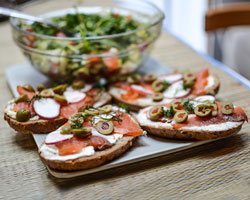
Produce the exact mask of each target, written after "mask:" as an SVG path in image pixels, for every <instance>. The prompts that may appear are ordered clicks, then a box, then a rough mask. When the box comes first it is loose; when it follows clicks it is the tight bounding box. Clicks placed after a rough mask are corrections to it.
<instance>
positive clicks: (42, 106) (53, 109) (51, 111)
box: [33, 98, 61, 119]
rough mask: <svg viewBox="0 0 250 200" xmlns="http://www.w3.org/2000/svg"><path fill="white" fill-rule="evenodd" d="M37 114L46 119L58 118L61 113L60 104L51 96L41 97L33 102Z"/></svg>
mask: <svg viewBox="0 0 250 200" xmlns="http://www.w3.org/2000/svg"><path fill="white" fill-rule="evenodd" d="M33 107H34V110H35V112H36V114H37V115H38V116H39V117H41V118H44V119H54V118H57V117H58V115H59V113H60V107H61V106H60V104H59V103H57V102H56V101H55V100H54V99H51V98H41V99H38V100H35V101H34V104H33Z"/></svg>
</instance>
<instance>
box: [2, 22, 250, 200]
mask: <svg viewBox="0 0 250 200" xmlns="http://www.w3.org/2000/svg"><path fill="white" fill-rule="evenodd" d="M0 33H1V37H0V44H1V46H0V65H1V66H0V89H1V95H0V107H1V109H0V112H1V113H0V118H1V120H0V128H1V134H0V199H1V198H2V199H105V200H109V199H213V200H214V199H220V200H225V199H227V200H228V199H229V200H238V199H240V200H241V199H246V200H247V199H250V192H249V191H250V170H249V169H250V156H249V155H250V125H249V123H246V124H244V125H243V128H242V130H241V132H240V134H238V135H235V136H232V137H230V138H227V139H223V140H220V141H216V142H214V143H211V144H206V145H203V146H200V147H196V148H193V149H190V150H186V151H182V152H178V153H175V154H171V155H169V156H164V157H159V158H156V159H151V160H147V161H144V162H140V163H136V164H132V165H128V166H124V167H119V168H116V169H112V170H108V171H105V172H101V173H95V174H93V175H86V176H83V177H79V178H76V179H70V180H68V179H67V180H58V179H55V178H53V177H52V176H50V175H49V174H48V171H47V170H46V168H45V166H44V165H43V163H42V162H41V160H40V158H39V156H38V154H37V147H36V145H35V142H34V141H33V138H32V136H31V135H23V134H22V135H21V134H18V133H16V132H15V131H13V130H12V129H10V128H9V127H8V125H7V123H6V122H5V121H4V120H3V109H4V106H5V104H6V102H7V101H8V100H9V99H11V98H12V94H11V93H10V90H9V88H8V85H7V81H6V78H5V76H4V71H5V69H6V68H7V67H8V66H10V65H13V64H18V63H23V62H25V60H24V57H23V55H22V54H21V53H20V51H19V50H18V48H17V47H16V46H15V44H14V42H13V41H12V38H11V31H10V27H9V25H8V23H4V24H0ZM152 55H153V57H154V58H156V59H159V60H160V61H161V62H163V63H164V64H165V65H167V66H171V67H172V68H174V69H178V70H180V71H182V70H186V69H188V68H189V69H191V70H199V69H201V68H204V67H208V68H209V69H210V70H211V71H212V72H213V73H216V74H217V75H218V76H219V78H220V80H221V83H222V86H221V89H220V91H219V94H218V96H217V97H218V99H220V100H225V101H232V102H234V103H235V104H237V105H239V106H242V107H243V108H244V109H246V110H247V114H248V116H250V104H249V103H250V92H249V89H247V88H246V87H244V86H242V85H241V84H240V83H238V82H237V81H235V80H234V79H233V78H231V77H229V76H228V75H227V74H225V73H224V72H222V71H221V70H220V69H218V68H217V67H215V66H213V65H212V64H210V63H208V62H207V61H206V60H205V59H204V58H203V57H201V56H200V55H198V54H197V53H195V52H194V51H192V50H191V49H190V48H188V47H187V46H185V45H184V44H182V43H181V42H180V41H178V40H177V39H175V38H174V37H172V36H170V35H168V34H167V33H163V34H162V35H161V37H160V39H159V40H158V41H157V44H156V45H155V48H154V50H153V52H152ZM153 68H154V66H152V70H153Z"/></svg>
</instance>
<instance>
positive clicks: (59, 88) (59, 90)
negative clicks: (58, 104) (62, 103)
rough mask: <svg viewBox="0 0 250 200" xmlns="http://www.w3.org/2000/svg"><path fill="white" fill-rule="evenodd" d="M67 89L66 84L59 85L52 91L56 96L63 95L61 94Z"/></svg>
mask: <svg viewBox="0 0 250 200" xmlns="http://www.w3.org/2000/svg"><path fill="white" fill-rule="evenodd" d="M67 87H68V85H67V84H61V85H58V86H56V87H53V88H52V90H53V92H54V93H56V94H63V92H64V91H65V90H66V88H67Z"/></svg>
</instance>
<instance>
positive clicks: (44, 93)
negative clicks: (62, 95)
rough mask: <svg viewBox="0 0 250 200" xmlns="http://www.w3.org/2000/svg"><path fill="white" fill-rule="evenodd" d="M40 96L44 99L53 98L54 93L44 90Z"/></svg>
mask: <svg viewBox="0 0 250 200" xmlns="http://www.w3.org/2000/svg"><path fill="white" fill-rule="evenodd" d="M40 96H41V97H44V98H48V97H52V96H53V93H52V91H51V90H50V89H44V90H42V91H41V92H40Z"/></svg>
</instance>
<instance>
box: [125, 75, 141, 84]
mask: <svg viewBox="0 0 250 200" xmlns="http://www.w3.org/2000/svg"><path fill="white" fill-rule="evenodd" d="M127 81H128V82H129V83H140V82H141V75H140V74H132V75H130V76H128V78H127Z"/></svg>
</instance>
